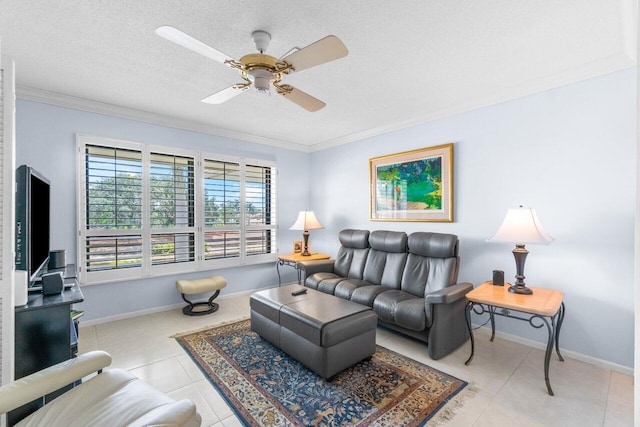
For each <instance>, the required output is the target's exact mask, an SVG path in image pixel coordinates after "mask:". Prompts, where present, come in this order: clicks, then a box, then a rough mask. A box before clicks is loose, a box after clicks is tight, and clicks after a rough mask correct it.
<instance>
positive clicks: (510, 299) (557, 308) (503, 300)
mask: <svg viewBox="0 0 640 427" xmlns="http://www.w3.org/2000/svg"><path fill="white" fill-rule="evenodd" d="M508 289H509V286H508V283H506V284H505V286H494V285H493V284H492V283H491V282H485V283H483V284H482V285H480V286H478V287H477V288H475V289H474V290H472V291H471V292H469V293H468V294H467V295H466V297H467V300H469V302H468V303H467V309H466V311H465V317H466V320H467V328H468V329H469V335H470V337H471V355H470V356H469V359H467V361H466V362H465V365H469V363H471V360H472V359H473V352H474V341H473V330H472V328H471V311H472V310H473V312H474V313H476V314H478V315H481V314H484V313H488V314H489V320H490V321H491V341H493V339H494V337H495V333H496V324H495V318H494V316H495V315H496V314H497V315H499V316H503V317H508V318H511V319H517V320H524V321H526V322H529V324H530V325H531V326H533V327H534V328H536V329H539V328H542V327H543V326H545V325H546V326H547V331H548V332H549V335H548V339H547V350H546V352H545V355H544V379H545V382H546V384H547V391H548V392H549V394H550V395H551V396H553V390H552V389H551V383H550V382H549V361H550V359H551V353H552V351H553V346H554V342H555V347H556V352H557V353H558V358H559V359H560V361H561V362H564V359H563V357H562V355H561V354H560V345H559V342H560V328H561V327H562V322H563V320H564V312H565V308H564V302H563V301H562V300H563V298H564V294H563V293H562V292H560V291H556V290H553V289H546V288H534V287H531V290H532V291H533V294H532V295H521V294H514V293H511V292H509V291H508ZM511 310H513V311H517V312H520V313H523V314H525V315H526V316H523V317H522V316H514V315H512V314H511Z"/></svg>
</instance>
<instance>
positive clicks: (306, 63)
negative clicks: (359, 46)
mask: <svg viewBox="0 0 640 427" xmlns="http://www.w3.org/2000/svg"><path fill="white" fill-rule="evenodd" d="M348 53H349V51H348V50H347V47H346V46H345V45H344V43H342V41H341V40H340V39H339V38H337V37H336V36H327V37H325V38H323V39H320V40H318V41H317V42H315V43H312V44H310V45H309V46H307V47H303V48H302V49H300V50H299V51H297V52H294V53H292V54H291V55H289V56H285V57H284V58H282V60H283V61H285V62H287V63H288V64H291V65H292V66H293V69H294V70H295V71H302V70H306V69H307V68H311V67H315V66H316V65H320V64H324V63H326V62H330V61H334V60H336V59H340V58H342V57H345V56H347V54H348Z"/></svg>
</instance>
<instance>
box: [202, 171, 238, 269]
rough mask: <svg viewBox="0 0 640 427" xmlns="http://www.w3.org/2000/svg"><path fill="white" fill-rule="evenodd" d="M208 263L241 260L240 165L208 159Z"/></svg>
mask: <svg viewBox="0 0 640 427" xmlns="http://www.w3.org/2000/svg"><path fill="white" fill-rule="evenodd" d="M203 164H204V200H205V207H204V215H205V216H204V243H205V246H204V251H205V252H204V259H205V260H212V259H222V258H239V257H240V252H241V251H240V231H241V230H240V217H241V210H240V199H241V194H240V188H241V187H240V181H241V176H240V164H239V163H232V162H224V161H216V160H208V159H205V160H204V162H203Z"/></svg>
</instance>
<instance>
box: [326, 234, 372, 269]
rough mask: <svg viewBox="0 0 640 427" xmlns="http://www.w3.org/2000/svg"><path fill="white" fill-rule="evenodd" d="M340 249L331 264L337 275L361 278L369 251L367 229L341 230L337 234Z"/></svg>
mask: <svg viewBox="0 0 640 427" xmlns="http://www.w3.org/2000/svg"><path fill="white" fill-rule="evenodd" d="M338 239H339V240H340V244H341V245H342V246H340V249H339V250H338V256H337V257H336V262H335V264H334V266H333V271H334V273H336V274H337V275H338V276H341V277H348V278H350V279H362V272H363V271H364V265H365V261H366V260H367V255H368V253H369V231H368V230H342V231H341V232H340V233H339V234H338Z"/></svg>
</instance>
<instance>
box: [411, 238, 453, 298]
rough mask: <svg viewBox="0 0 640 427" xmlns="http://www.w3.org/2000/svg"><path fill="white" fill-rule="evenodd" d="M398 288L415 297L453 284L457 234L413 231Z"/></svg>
mask: <svg viewBox="0 0 640 427" xmlns="http://www.w3.org/2000/svg"><path fill="white" fill-rule="evenodd" d="M407 246H408V248H409V249H408V250H409V255H408V257H407V263H406V266H405V269H404V274H403V275H402V283H401V289H402V290H403V291H405V292H409V293H411V294H413V295H415V296H417V297H424V296H425V295H426V294H428V293H431V292H434V291H437V290H440V289H443V288H445V287H447V286H451V285H454V284H455V283H456V280H457V279H458V264H459V258H458V237H457V236H455V235H453V234H441V233H426V232H417V233H412V234H411V235H410V236H409V238H408V241H407Z"/></svg>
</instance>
